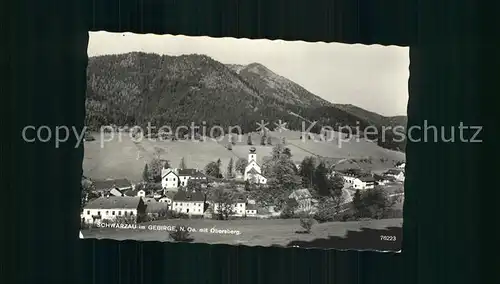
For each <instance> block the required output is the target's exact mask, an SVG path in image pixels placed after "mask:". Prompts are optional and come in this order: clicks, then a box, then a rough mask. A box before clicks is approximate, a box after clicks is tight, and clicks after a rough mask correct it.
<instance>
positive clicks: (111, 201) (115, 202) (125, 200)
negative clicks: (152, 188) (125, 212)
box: [85, 196, 141, 209]
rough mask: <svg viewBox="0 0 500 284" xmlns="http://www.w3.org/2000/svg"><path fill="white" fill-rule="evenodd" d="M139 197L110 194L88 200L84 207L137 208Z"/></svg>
mask: <svg viewBox="0 0 500 284" xmlns="http://www.w3.org/2000/svg"><path fill="white" fill-rule="evenodd" d="M140 202H141V198H140V197H129V196H110V197H99V198H96V199H94V200H92V201H90V202H89V203H88V204H87V205H86V206H85V209H137V207H139V204H140Z"/></svg>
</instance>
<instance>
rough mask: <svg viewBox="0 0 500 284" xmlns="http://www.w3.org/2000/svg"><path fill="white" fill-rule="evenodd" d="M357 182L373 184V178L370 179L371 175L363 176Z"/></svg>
mask: <svg viewBox="0 0 500 284" xmlns="http://www.w3.org/2000/svg"><path fill="white" fill-rule="evenodd" d="M359 180H361V181H363V182H373V181H375V178H374V177H372V176H371V175H365V176H360V177H359Z"/></svg>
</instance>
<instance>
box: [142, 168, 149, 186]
mask: <svg viewBox="0 0 500 284" xmlns="http://www.w3.org/2000/svg"><path fill="white" fill-rule="evenodd" d="M142 180H143V181H145V182H148V181H149V169H148V164H145V165H144V170H142Z"/></svg>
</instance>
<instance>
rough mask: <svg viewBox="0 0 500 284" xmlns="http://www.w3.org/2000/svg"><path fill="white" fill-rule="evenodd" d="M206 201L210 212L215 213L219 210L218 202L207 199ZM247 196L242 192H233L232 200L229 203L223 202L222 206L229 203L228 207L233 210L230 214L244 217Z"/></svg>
mask: <svg viewBox="0 0 500 284" xmlns="http://www.w3.org/2000/svg"><path fill="white" fill-rule="evenodd" d="M208 203H209V204H210V205H211V209H212V213H213V214H217V213H220V212H219V206H221V204H220V203H218V202H217V201H215V200H209V201H208ZM247 203H248V202H247V198H246V196H245V195H244V194H241V193H234V195H233V198H232V202H231V204H228V203H225V205H224V206H226V205H228V207H229V205H230V206H231V207H230V208H231V209H232V211H233V214H231V216H234V217H245V216H246V209H247V206H248V204H247Z"/></svg>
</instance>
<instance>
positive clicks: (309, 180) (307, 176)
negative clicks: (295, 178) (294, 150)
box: [299, 157, 316, 188]
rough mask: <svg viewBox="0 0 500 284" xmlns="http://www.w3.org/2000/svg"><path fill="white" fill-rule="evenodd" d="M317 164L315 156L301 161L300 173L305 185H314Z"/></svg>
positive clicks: (310, 186)
mask: <svg viewBox="0 0 500 284" xmlns="http://www.w3.org/2000/svg"><path fill="white" fill-rule="evenodd" d="M315 164H316V163H315V160H314V158H313V157H305V158H304V159H303V160H302V162H301V163H300V170H299V175H300V176H301V177H302V186H303V187H309V188H312V187H313V180H314V172H315V170H316V165H315Z"/></svg>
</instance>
